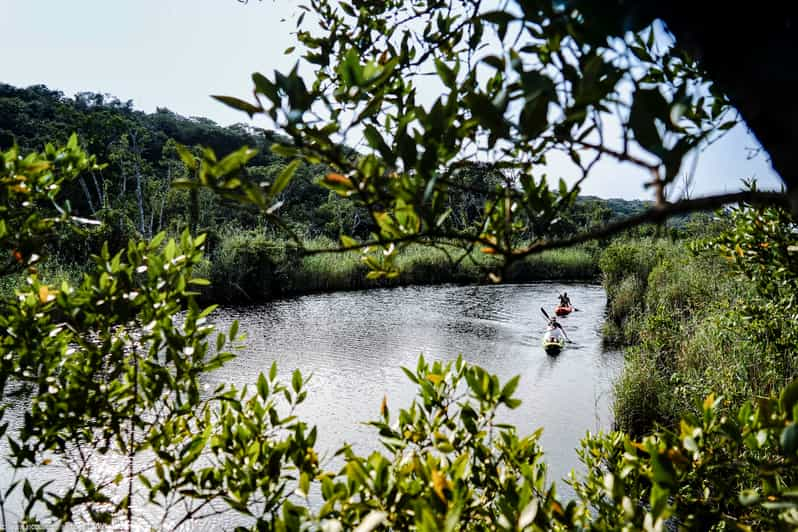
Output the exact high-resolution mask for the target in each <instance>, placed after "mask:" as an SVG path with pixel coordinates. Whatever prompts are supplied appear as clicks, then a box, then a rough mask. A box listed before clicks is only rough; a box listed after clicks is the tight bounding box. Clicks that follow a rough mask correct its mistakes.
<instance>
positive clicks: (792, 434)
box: [779, 423, 798, 456]
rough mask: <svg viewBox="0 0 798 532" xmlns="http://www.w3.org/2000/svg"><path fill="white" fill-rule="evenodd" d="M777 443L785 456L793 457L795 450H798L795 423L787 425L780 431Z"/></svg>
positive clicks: (797, 426)
mask: <svg viewBox="0 0 798 532" xmlns="http://www.w3.org/2000/svg"><path fill="white" fill-rule="evenodd" d="M779 443H780V444H781V448H782V449H783V450H784V453H785V454H786V455H788V456H790V455H794V454H795V452H796V450H798V425H797V424H795V423H790V424H789V425H787V427H786V428H785V429H784V430H782V431H781V437H780V438H779Z"/></svg>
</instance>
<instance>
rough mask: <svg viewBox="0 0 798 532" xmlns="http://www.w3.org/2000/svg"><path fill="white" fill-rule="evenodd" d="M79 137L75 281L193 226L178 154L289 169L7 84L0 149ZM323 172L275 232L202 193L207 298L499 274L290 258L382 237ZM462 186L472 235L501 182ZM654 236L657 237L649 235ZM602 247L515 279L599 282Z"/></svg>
mask: <svg viewBox="0 0 798 532" xmlns="http://www.w3.org/2000/svg"><path fill="white" fill-rule="evenodd" d="M72 133H76V134H77V135H78V142H79V143H80V145H81V146H82V147H84V148H85V149H86V150H87V152H89V153H91V154H92V155H94V156H95V157H96V159H97V161H98V163H100V164H101V165H102V167H101V168H100V169H97V170H92V171H91V172H88V173H87V174H86V175H83V176H81V177H80V178H79V180H78V182H76V183H71V184H68V185H66V186H65V189H64V195H65V197H66V199H67V200H68V201H69V202H70V204H71V206H72V208H73V210H74V211H75V212H77V213H79V214H80V215H81V216H83V217H86V218H91V219H96V220H98V221H100V222H101V224H102V225H101V226H100V227H99V228H94V229H87V233H86V234H77V233H74V232H72V231H67V232H63V233H62V234H61V235H60V240H58V241H56V243H55V244H54V246H55V249H54V250H53V251H54V252H53V255H52V257H54V259H53V260H55V261H57V262H58V264H57V266H56V265H54V264H52V262H51V265H50V270H53V271H56V272H58V273H60V274H63V273H64V272H66V273H67V274H68V275H71V276H72V277H73V278H77V276H78V275H79V273H80V272H79V267H78V266H77V265H81V264H85V263H86V261H87V260H88V258H89V257H90V256H91V255H92V254H96V253H98V252H99V251H100V248H101V247H102V244H103V243H104V242H108V243H109V247H110V249H111V250H115V249H121V248H123V247H124V246H126V244H127V242H128V240H129V239H130V238H145V239H146V238H151V237H152V236H153V235H155V234H157V233H159V232H161V231H165V232H167V233H168V234H171V235H177V234H179V233H180V232H181V231H182V230H183V229H185V228H187V227H190V226H191V225H192V219H191V218H192V201H190V198H189V192H188V191H187V190H181V189H178V188H176V187H173V186H172V185H173V184H174V183H175V182H177V181H180V180H181V179H182V180H186V179H188V180H190V179H192V178H193V176H192V175H191V171H190V170H189V169H188V168H187V166H186V164H185V163H184V162H183V160H182V159H181V157H180V155H179V153H178V149H179V146H186V147H188V148H190V149H193V150H194V152H195V153H200V152H201V151H202V149H203V147H204V148H205V149H211V150H213V152H214V153H215V155H216V156H217V157H218V158H220V159H221V158H223V157H224V156H226V155H228V154H230V153H231V152H233V151H235V150H238V149H240V148H241V147H242V146H250V147H253V148H255V149H256V150H257V153H256V154H255V155H254V157H252V158H251V159H250V160H249V161H248V164H247V166H246V169H245V171H246V173H247V177H248V178H249V179H251V180H253V181H255V182H272V181H274V180H275V179H276V178H277V176H279V174H280V172H282V171H283V170H284V169H285V168H286V166H287V165H288V164H289V162H290V161H291V159H290V158H289V157H285V156H281V155H278V154H276V153H274V152H273V150H272V147H273V146H274V145H275V140H276V139H277V137H276V136H275V133H273V132H271V131H267V130H263V129H256V128H253V127H250V126H247V125H244V124H234V125H232V126H229V127H221V126H219V125H217V124H215V123H214V122H212V121H211V120H208V119H205V118H200V117H191V118H186V117H183V116H180V115H177V114H175V113H173V112H171V111H169V110H167V109H158V110H157V111H156V112H155V113H151V114H148V113H144V112H142V111H138V110H136V109H135V108H134V106H133V103H132V102H131V101H130V100H128V101H124V102H123V101H121V100H119V99H118V98H116V97H113V96H110V95H107V94H99V93H80V94H77V95H75V96H74V97H67V96H65V95H64V94H63V93H61V92H59V91H57V90H51V89H48V88H47V87H44V86H34V87H28V88H15V87H12V86H10V85H0V148H2V149H8V148H10V147H11V146H13V145H17V146H18V147H19V149H20V150H21V151H22V152H23V153H24V152H27V151H32V150H41V149H43V148H44V146H45V144H47V143H48V142H66V140H67V139H68V138H69V136H70V135H71V134H72ZM282 140H283V142H285V140H286V139H284V138H283V139H282ZM326 172H327V169H326V168H325V167H323V166H322V165H310V164H306V163H302V164H301V165H300V166H299V167H298V168H297V169H296V171H295V174H294V176H293V179H292V181H291V184H290V185H289V186H288V187H287V188H286V189H285V190H284V191H283V192H282V193H281V194H280V197H279V198H278V199H279V205H280V206H279V215H280V223H279V224H277V223H274V218H270V217H268V216H265V215H264V213H263V212H262V211H261V210H259V209H258V208H256V207H254V206H252V205H249V206H247V205H242V204H241V203H240V202H237V201H234V200H229V199H225V198H224V197H222V196H220V195H218V194H213V193H212V192H211V191H210V190H200V191H199V192H198V197H197V207H198V208H197V215H196V221H195V223H196V227H194V228H193V229H194V230H196V231H198V232H204V233H207V234H208V240H207V243H206V254H207V255H208V259H209V260H208V261H207V263H205V265H204V268H205V269H206V271H205V273H206V274H207V276H208V277H210V278H211V279H212V281H213V284H212V286H213V288H208V289H206V293H207V295H208V296H209V297H211V298H212V299H222V300H226V301H243V302H249V301H253V300H259V299H264V298H268V297H272V296H274V295H277V294H281V293H295V292H301V291H309V290H328V289H340V288H357V287H365V286H374V285H377V284H382V285H384V284H386V283H393V284H396V283H431V282H443V281H455V282H457V281H479V280H482V279H483V278H484V276H485V274H486V271H487V269H488V267H489V266H492V265H493V263H492V262H491V260H490V257H485V256H482V255H480V254H477V255H476V257H475V258H473V260H470V261H462V262H460V263H458V264H457V265H455V266H452V265H451V263H450V262H451V261H449V260H447V257H445V256H444V255H443V254H436V253H435V252H430V251H429V250H425V251H421V250H416V253H409V254H408V256H407V257H406V258H405V259H404V267H403V268H402V270H403V273H402V275H401V276H400V278H398V279H392V280H387V281H386V280H382V281H379V282H378V281H375V280H370V279H367V278H366V272H367V268H366V267H365V266H364V265H363V264H361V262H360V260H359V258H358V256H357V255H356V254H352V253H350V254H349V255H348V256H342V255H337V256H331V257H320V256H317V257H306V258H302V257H300V256H299V254H298V253H297V252H296V250H294V251H293V252H292V242H291V239H290V236H295V237H298V238H299V239H300V240H301V243H302V244H303V245H305V246H307V247H309V248H319V247H325V246H326V247H334V244H335V242H336V241H337V240H338V238H339V236H340V235H341V234H345V235H355V236H360V237H364V238H365V237H366V236H368V235H369V233H371V232H373V231H374V230H375V224H374V221H373V220H372V218H371V217H370V216H369V213H368V211H367V210H366V209H364V208H362V207H357V206H356V205H355V204H354V203H353V202H350V201H346V200H345V199H342V198H341V197H339V196H338V195H337V194H335V193H333V192H332V191H330V190H328V189H325V188H323V187H321V186H319V184H318V182H319V180H320V179H321V178H322V177H323V176H324V175H325V174H326ZM459 177H460V178H461V180H462V181H461V182H462V183H464V184H466V185H468V186H469V187H471V188H470V189H468V190H464V191H461V193H460V194H458V195H453V198H452V199H451V200H450V201H451V204H452V205H451V211H452V212H451V214H450V216H449V218H448V220H449V221H448V223H450V224H451V225H452V226H453V227H454V228H457V229H461V230H464V229H466V228H468V227H469V226H471V225H473V224H474V223H475V221H477V220H478V219H479V217H480V215H481V214H482V210H483V208H484V204H485V200H486V195H485V194H480V193H477V192H469V190H472V191H473V190H479V189H480V187H482V188H485V187H492V186H500V184H501V182H502V180H503V178H502V176H501V174H497V173H496V172H495V171H494V172H491V171H490V170H489V169H488V168H487V167H480V166H479V165H475V166H473V167H472V168H471V169H470V170H469V171H467V172H461V174H460V176H459ZM648 206H650V202H646V201H641V200H633V201H627V200H621V199H609V200H606V199H601V198H596V197H591V196H580V197H578V198H576V200H575V202H574V204H573V207H571V208H570V209H569V210H568V211H566V212H564V213H563V215H562V216H561V219H560V221H559V223H558V224H557V226H556V228H555V231H556V233H557V234H559V235H561V236H567V235H569V234H573V233H575V232H577V231H579V230H584V229H586V228H590V227H593V226H600V225H602V224H605V223H607V222H608V221H611V220H614V219H617V218H622V217H627V216H631V215H634V214H637V213H639V212H641V211H643V210H644V209H646V208H647V207H648ZM672 225H673V224H672ZM683 225H684V223H681V224H676V225H674V227H679V226H683ZM652 231H655V229H646V230H644V231H643V233H651V232H652ZM637 232H638V233H639V231H637ZM527 238H528V237H527ZM294 247H295V246H294ZM596 250H597V248H596V247H595V246H594V247H592V248H586V249H583V250H580V251H576V252H574V251H570V252H561V253H560V254H559V255H557V256H552V255H551V254H549V256H548V257H544V258H543V259H541V258H536V259H535V260H530V261H526V262H520V263H518V264H516V265H515V266H514V268H513V269H512V270H511V271H509V272H508V273H507V277H508V280H533V279H544V278H546V279H550V278H570V279H575V278H581V279H597V275H598V269H597V260H598V259H597V255H596ZM297 264H300V267H297Z"/></svg>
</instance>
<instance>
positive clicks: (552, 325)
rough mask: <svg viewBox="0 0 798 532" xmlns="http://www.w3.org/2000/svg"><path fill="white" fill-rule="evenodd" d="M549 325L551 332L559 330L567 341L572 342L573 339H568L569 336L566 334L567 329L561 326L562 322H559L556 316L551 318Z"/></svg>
mask: <svg viewBox="0 0 798 532" xmlns="http://www.w3.org/2000/svg"><path fill="white" fill-rule="evenodd" d="M548 325H549V329H550V330H552V331H557V330H559V331H560V332H561V333H562V335H563V336H564V337H565V339H566V340H568V341H569V342H570V341H571V339H570V338H568V335H567V334H565V329H563V327H562V325H560V322H558V321H557V319H556V318H555V317H554V316H552V317H551V318H549V324H548Z"/></svg>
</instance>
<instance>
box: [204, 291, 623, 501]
mask: <svg viewBox="0 0 798 532" xmlns="http://www.w3.org/2000/svg"><path fill="white" fill-rule="evenodd" d="M562 291H567V292H568V293H569V296H570V297H571V300H572V301H573V304H574V306H575V307H576V308H578V309H579V311H578V312H573V313H572V314H571V315H570V316H567V317H564V318H562V319H561V323H562V324H563V326H564V327H565V330H566V332H567V334H568V336H569V337H570V338H571V339H572V340H573V341H574V344H571V345H569V346H568V347H567V348H566V349H565V350H563V352H562V353H561V354H560V355H559V356H557V357H552V356H549V355H547V354H546V353H545V352H544V351H543V349H542V348H541V346H540V337H541V335H542V334H543V331H544V329H545V325H546V322H545V319H544V318H543V316H542V313H541V311H540V307H544V308H545V309H546V311H547V312H549V313H551V311H552V309H553V308H554V306H555V304H556V302H557V301H558V299H557V294H559V293H560V292H562ZM605 305H606V297H605V293H604V290H603V289H602V288H601V287H600V286H598V285H591V284H559V283H536V284H527V285H500V286H433V287H411V288H398V289H386V290H370V291H362V292H344V293H332V294H321V295H311V296H304V297H299V298H296V299H288V300H283V301H277V302H272V303H269V304H268V305H263V306H249V307H237V308H222V309H220V310H219V311H217V312H216V313H215V314H214V316H216V318H215V321H216V322H217V323H218V324H219V325H220V326H221V325H229V323H231V322H232V321H233V320H234V319H237V320H239V322H240V327H241V330H242V331H244V332H246V333H247V334H248V339H247V341H246V343H247V346H248V348H247V349H246V350H245V351H244V352H243V353H241V354H240V355H239V356H238V358H237V359H235V360H234V361H232V362H230V363H229V364H228V365H226V366H225V367H224V368H222V369H221V370H219V371H218V372H216V373H215V374H214V375H213V376H212V379H211V380H212V384H215V383H216V382H228V383H235V384H238V385H243V384H247V383H254V382H255V379H256V377H257V374H258V372H260V371H263V372H267V371H268V369H269V367H270V365H271V363H272V361H275V360H276V361H277V365H278V369H280V370H281V373H282V374H283V375H285V376H289V375H290V371H292V370H293V369H294V368H299V369H300V370H301V371H302V372H303V373H304V374H306V375H307V374H310V373H312V378H311V380H310V382H309V385H308V390H309V393H308V399H307V401H306V402H305V403H304V404H303V405H302V408H301V410H300V412H299V415H300V416H302V417H303V419H305V420H306V421H307V422H308V423H309V424H315V425H317V426H318V429H319V440H318V444H317V446H318V448H319V450H320V451H321V452H322V453H324V452H326V453H327V455H328V456H329V455H331V454H332V451H334V450H335V449H337V448H338V447H339V446H340V445H341V444H342V443H344V442H348V443H351V444H352V445H353V447H354V449H355V450H356V451H358V452H361V453H367V452H368V451H370V450H372V449H376V448H378V447H379V446H380V445H379V441H378V438H377V435H376V432H375V430H374V429H373V428H371V427H367V426H365V425H363V424H362V423H361V422H365V421H368V420H371V419H376V418H377V417H378V414H379V408H380V403H381V401H382V399H383V397H384V396H387V399H388V406H389V408H390V410H391V412H392V413H393V414H395V413H396V412H398V409H399V408H400V407H406V406H409V404H410V402H411V400H412V399H413V396H414V394H415V391H416V389H415V385H413V384H412V383H411V382H410V381H409V380H408V379H407V377H406V376H405V375H404V373H403V372H402V371H401V369H400V368H401V366H406V367H410V368H415V365H416V361H417V360H418V356H419V354H420V353H423V354H424V356H425V358H427V360H432V359H438V360H452V359H455V358H457V355H458V354H462V355H463V358H464V359H465V360H466V361H468V362H470V363H473V364H477V365H479V366H482V367H483V368H485V369H486V370H488V371H490V372H492V373H495V374H497V375H499V377H500V379H501V381H502V382H506V381H507V380H508V379H510V378H511V377H513V376H515V375H520V376H521V382H520V385H519V387H518V389H517V391H516V396H517V397H518V398H520V399H521V400H522V401H523V402H522V404H521V406H520V407H519V408H517V409H516V410H506V409H505V411H504V415H503V419H502V421H503V422H510V423H513V424H515V425H516V426H517V427H518V431H519V434H521V435H526V434H529V433H531V432H533V431H534V430H536V429H537V428H538V427H541V426H542V427H544V431H543V436H542V438H541V443H542V446H543V448H544V451H545V453H546V461H547V462H548V463H549V467H550V469H549V472H550V477H551V479H553V480H557V479H560V478H562V477H564V476H565V475H567V474H568V472H569V471H570V470H571V469H572V468H577V469H578V467H579V463H578V460H577V457H576V452H575V448H576V447H577V446H578V444H579V440H580V439H581V438H582V437H583V436H584V435H585V433H586V431H588V430H590V431H594V432H595V431H597V430H599V429H609V428H610V426H611V422H612V419H611V390H612V383H613V381H614V379H615V378H616V377H617V375H618V374H619V372H620V370H621V367H622V365H623V356H622V354H621V353H619V352H607V351H604V350H603V349H602V346H601V334H600V327H601V324H602V322H603V320H604V313H605ZM558 485H559V490H560V493H568V491H569V490H568V489H567V487H566V486H565V485H564V484H563V483H562V482H558Z"/></svg>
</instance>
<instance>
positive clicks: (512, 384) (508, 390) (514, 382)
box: [501, 375, 521, 399]
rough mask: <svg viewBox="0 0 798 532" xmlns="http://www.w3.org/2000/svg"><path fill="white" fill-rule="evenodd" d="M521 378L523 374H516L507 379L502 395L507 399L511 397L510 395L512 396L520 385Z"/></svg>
mask: <svg viewBox="0 0 798 532" xmlns="http://www.w3.org/2000/svg"><path fill="white" fill-rule="evenodd" d="M520 380H521V376H520V375H516V376H515V377H513V378H512V379H510V380H509V381H507V384H505V385H504V387H503V388H502V391H501V396H502V397H503V398H505V399H509V398H510V397H512V395H513V392H515V389H516V388H517V387H518V383H519V382H520Z"/></svg>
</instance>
